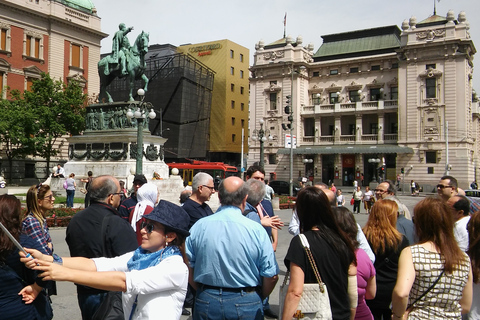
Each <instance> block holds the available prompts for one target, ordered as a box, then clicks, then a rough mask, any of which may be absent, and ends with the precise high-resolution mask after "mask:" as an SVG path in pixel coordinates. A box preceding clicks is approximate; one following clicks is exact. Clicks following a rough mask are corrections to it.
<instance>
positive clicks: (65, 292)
mask: <svg viewBox="0 0 480 320" xmlns="http://www.w3.org/2000/svg"><path fill="white" fill-rule="evenodd" d="M344 194H347V192H344ZM399 198H400V200H401V201H402V202H403V203H404V204H405V205H406V206H407V207H408V208H409V210H410V212H412V213H413V207H414V206H415V204H416V203H417V202H418V201H420V200H421V199H423V197H422V196H420V197H412V196H409V195H407V196H402V195H401V193H400V194H399ZM349 208H350V209H352V207H351V206H349ZM362 212H363V214H362V213H360V214H356V215H355V218H356V219H357V222H358V223H360V225H361V226H363V225H364V224H365V223H366V221H367V219H368V216H367V215H366V214H365V211H364V209H363V207H362ZM276 213H277V214H278V215H279V216H280V217H281V218H282V220H283V221H284V222H285V227H284V228H282V230H280V231H279V243H278V247H277V252H276V256H277V262H278V265H279V267H280V279H279V282H278V284H277V286H276V287H275V290H274V291H273V293H272V294H271V295H270V305H271V308H272V310H273V311H274V312H276V313H278V293H279V287H280V283H281V282H282V281H283V278H284V276H285V271H286V268H285V264H284V262H283V259H284V257H285V254H286V252H287V249H288V246H289V244H290V240H291V239H292V236H291V235H290V234H289V233H288V223H289V222H290V218H291V215H292V210H278V211H276ZM65 231H66V228H52V229H50V232H51V236H52V240H53V243H54V248H55V253H57V254H58V255H60V256H69V251H68V246H67V244H66V243H65ZM57 290H58V295H57V296H52V302H53V303H52V305H53V310H54V319H62V320H63V319H69V320H77V319H81V315H80V309H79V308H78V303H77V295H76V288H75V285H74V284H72V283H69V282H58V283H57ZM181 319H183V320H185V319H191V317H187V316H182V318H181Z"/></svg>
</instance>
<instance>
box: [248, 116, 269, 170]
mask: <svg viewBox="0 0 480 320" xmlns="http://www.w3.org/2000/svg"><path fill="white" fill-rule="evenodd" d="M258 123H260V130H257V129H255V130H253V134H252V140H253V141H257V140H258V141H259V142H260V167H262V168H263V167H264V146H263V143H264V142H265V141H267V136H268V140H270V141H271V140H272V139H273V138H272V136H271V135H270V130H268V129H267V130H264V129H263V123H264V121H263V119H260V121H258Z"/></svg>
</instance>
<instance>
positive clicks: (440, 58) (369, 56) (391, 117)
mask: <svg viewBox="0 0 480 320" xmlns="http://www.w3.org/2000/svg"><path fill="white" fill-rule="evenodd" d="M322 38H323V44H322V45H321V46H320V48H319V49H318V50H317V51H316V52H314V48H313V45H311V44H310V45H306V46H304V45H303V39H302V38H301V37H298V38H297V39H295V40H294V39H293V38H292V37H290V36H288V37H286V38H283V39H280V40H279V41H276V42H274V43H271V44H268V45H265V44H264V43H263V41H260V42H259V43H257V45H256V52H255V54H254V62H253V66H252V67H251V68H250V70H251V72H252V77H251V79H250V122H249V128H250V136H251V135H252V131H253V130H254V129H258V128H259V122H260V120H263V121H264V129H266V131H267V130H268V131H267V136H268V137H269V138H268V139H267V140H266V141H265V143H264V154H265V158H264V163H265V170H266V173H267V176H269V177H270V178H271V179H279V180H289V178H290V165H292V167H293V170H292V178H293V180H295V181H296V180H297V178H298V177H308V178H310V180H314V181H323V182H325V183H331V182H335V184H336V185H340V186H342V185H345V186H351V185H352V184H353V181H354V180H357V181H359V182H360V181H363V182H364V185H368V184H369V183H371V182H378V181H379V180H382V179H391V180H395V179H396V177H397V175H400V177H401V178H402V179H403V181H404V182H407V183H408V182H410V180H412V179H413V180H415V181H417V182H419V183H420V184H421V185H423V186H424V187H425V188H424V189H425V191H430V190H428V189H430V188H432V190H433V185H435V184H436V183H437V181H438V180H439V178H440V177H441V176H442V175H444V174H446V173H449V174H451V175H453V176H455V177H457V179H458V180H459V182H460V186H462V187H467V188H468V185H469V184H470V182H471V181H473V180H475V179H476V178H477V175H478V174H479V173H480V172H478V166H479V163H478V152H479V150H478V142H477V141H478V138H480V135H479V134H480V132H479V118H478V116H479V113H478V112H479V111H478V102H477V99H476V95H475V93H474V91H473V89H472V76H473V56H474V54H475V52H476V49H475V47H474V44H473V42H472V40H471V38H470V35H469V25H468V22H467V20H466V16H465V13H464V12H461V13H460V14H459V15H458V18H457V19H455V16H454V13H453V12H452V11H449V12H448V13H447V15H446V17H441V16H437V15H433V16H431V17H429V18H427V19H425V20H423V21H421V22H418V23H417V21H416V19H415V18H414V17H412V18H411V19H410V20H409V21H404V22H403V23H402V26H401V29H399V28H398V27H397V26H385V27H380V28H374V29H367V30H356V31H352V32H346V33H339V34H332V35H325V36H322ZM287 106H288V107H287ZM286 107H287V108H286ZM291 134H292V135H293V144H291V139H290V135H291ZM249 144H250V152H249V157H248V164H249V165H250V164H252V163H255V162H258V161H259V160H260V143H259V142H257V141H250V142H249ZM290 158H292V161H291V160H290ZM290 162H292V164H290Z"/></svg>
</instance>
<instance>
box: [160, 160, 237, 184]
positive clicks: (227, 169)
mask: <svg viewBox="0 0 480 320" xmlns="http://www.w3.org/2000/svg"><path fill="white" fill-rule="evenodd" d="M167 165H168V169H169V170H172V169H173V168H177V169H178V171H179V175H180V176H181V177H183V183H184V184H185V185H189V186H191V185H192V180H193V176H194V175H196V174H197V173H198V172H206V173H208V174H209V175H211V176H212V177H213V178H214V180H215V179H216V178H219V179H225V178H227V177H230V176H238V169H237V168H236V167H234V166H231V165H228V164H225V163H223V162H208V161H199V160H190V162H187V163H177V162H171V163H167Z"/></svg>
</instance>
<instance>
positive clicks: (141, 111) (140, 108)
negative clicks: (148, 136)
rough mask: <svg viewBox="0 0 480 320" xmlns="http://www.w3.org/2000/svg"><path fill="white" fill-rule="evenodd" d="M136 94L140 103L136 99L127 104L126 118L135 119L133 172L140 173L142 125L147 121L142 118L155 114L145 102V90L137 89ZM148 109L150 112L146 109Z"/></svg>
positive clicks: (141, 170) (152, 117) (151, 106)
mask: <svg viewBox="0 0 480 320" xmlns="http://www.w3.org/2000/svg"><path fill="white" fill-rule="evenodd" d="M137 94H138V95H139V96H140V103H138V102H137V101H135V102H132V103H131V104H130V105H129V108H128V111H127V118H128V119H129V120H131V119H133V118H134V117H135V119H136V120H137V159H136V170H135V174H142V173H143V130H144V125H145V124H148V121H146V122H145V124H144V120H145V119H146V118H147V115H148V117H149V118H150V119H152V120H153V119H155V117H156V116H157V114H156V113H155V111H153V105H152V104H151V103H150V102H145V101H144V99H145V90H143V89H141V88H140V89H138V91H137ZM132 108H134V109H135V108H136V109H137V110H135V112H132ZM149 109H150V112H148V110H149Z"/></svg>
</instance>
